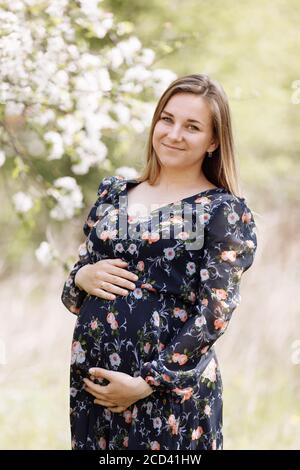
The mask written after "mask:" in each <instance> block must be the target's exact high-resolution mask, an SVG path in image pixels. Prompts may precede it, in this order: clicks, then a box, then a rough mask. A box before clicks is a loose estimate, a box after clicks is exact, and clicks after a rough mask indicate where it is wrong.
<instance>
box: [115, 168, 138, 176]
mask: <svg viewBox="0 0 300 470" xmlns="http://www.w3.org/2000/svg"><path fill="white" fill-rule="evenodd" d="M115 173H116V175H118V176H123V178H126V179H133V178H136V177H137V176H138V172H137V171H136V169H135V168H132V167H129V166H120V167H119V168H117V169H116V172H115Z"/></svg>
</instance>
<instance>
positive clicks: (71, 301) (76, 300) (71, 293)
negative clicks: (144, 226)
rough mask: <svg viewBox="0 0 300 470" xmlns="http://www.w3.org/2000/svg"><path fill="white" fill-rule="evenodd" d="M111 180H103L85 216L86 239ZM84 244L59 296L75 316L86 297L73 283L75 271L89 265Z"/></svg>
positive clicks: (84, 230) (96, 218) (109, 178)
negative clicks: (95, 198)
mask: <svg viewBox="0 0 300 470" xmlns="http://www.w3.org/2000/svg"><path fill="white" fill-rule="evenodd" d="M112 178H113V177H106V178H104V179H103V180H102V181H101V183H100V185H99V187H98V191H97V196H98V197H97V200H96V201H95V203H94V204H93V206H92V207H91V209H90V212H89V214H88V216H87V219H86V220H85V222H84V225H83V233H84V234H85V235H86V237H87V236H88V235H89V233H90V231H91V229H92V227H93V225H94V224H95V222H96V221H97V220H98V219H99V216H100V214H99V211H97V209H98V206H99V205H100V203H103V202H105V200H106V199H107V195H108V193H109V190H110V188H111V185H112ZM86 242H87V239H86V240H85V242H84V243H82V244H81V245H80V246H79V249H78V255H79V256H78V260H77V261H76V263H75V264H74V266H73V268H72V270H71V272H70V273H69V276H68V278H67V280H66V282H65V284H64V287H63V291H62V295H61V300H62V303H63V304H64V305H65V307H67V309H68V310H69V311H70V312H71V313H74V314H75V315H78V313H79V311H80V307H81V305H82V303H83V301H84V298H85V297H86V295H87V294H86V292H85V291H84V290H82V289H80V287H78V286H76V284H75V281H74V279H75V275H76V273H77V271H79V269H80V268H81V267H82V266H84V265H86V264H89V263H91V259H90V256H89V253H88V250H87V247H86Z"/></svg>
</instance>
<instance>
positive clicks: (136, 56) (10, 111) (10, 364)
mask: <svg viewBox="0 0 300 470" xmlns="http://www.w3.org/2000/svg"><path fill="white" fill-rule="evenodd" d="M0 24H1V27H0V60H1V67H0V77H1V79H0V141H1V146H0V200H1V211H0V222H1V234H0V244H1V245H0V246H1V251H0V252H1V255H0V281H1V297H0V299H1V300H0V311H1V329H0V384H1V388H0V390H1V391H0V430H1V432H0V448H1V449H69V448H70V434H69V409H68V406H69V405H68V394H69V390H68V381H69V362H70V346H71V340H72V332H73V328H74V323H75V316H74V315H72V314H71V313H69V312H68V311H67V310H66V309H65V307H64V306H63V305H62V303H61V301H60V295H61V290H62V286H63V283H64V281H65V279H66V276H67V273H68V270H69V268H70V267H71V266H72V264H73V263H74V262H75V259H76V255H77V248H78V245H79V243H80V242H82V241H83V239H84V237H83V234H82V224H83V221H84V218H85V217H86V215H87V213H88V210H89V207H90V205H91V204H92V203H93V201H94V200H95V197H96V192H97V188H98V184H99V181H100V180H101V178H103V177H104V176H105V175H121V176H124V177H134V176H135V175H136V174H137V173H138V172H139V170H140V169H141V168H142V166H143V162H144V157H145V150H146V139H147V135H148V126H149V124H150V120H151V117H152V113H153V111H154V107H155V105H156V103H157V100H158V98H159V97H160V95H161V93H162V92H163V91H164V89H165V88H166V87H167V86H168V85H169V84H170V83H171V81H172V80H173V79H175V78H176V77H178V76H181V75H186V74H190V73H207V74H209V75H210V76H211V77H212V78H215V79H217V80H218V81H219V82H220V83H221V84H222V85H223V87H224V89H225V91H226V93H227V95H228V98H229V101H230V106H231V111H232V118H233V126H234V135H235V140H236V148H237V154H238V163H239V172H240V181H241V187H242V193H243V196H244V197H245V198H246V200H247V202H248V205H249V207H250V208H251V209H252V211H253V213H254V216H255V220H256V224H257V235H258V250H257V255H256V259H255V262H254V265H253V267H252V268H251V269H250V270H249V271H248V272H247V273H246V274H245V276H244V277H243V282H242V290H241V294H242V303H241V305H240V307H238V309H237V310H236V311H235V313H234V316H233V318H232V321H231V324H230V326H229V328H228V330H227V332H226V334H225V335H224V337H222V338H221V339H220V340H219V341H218V344H217V345H216V349H217V352H218V355H219V361H220V364H221V371H222V374H223V382H224V448H225V449H299V447H300V446H299V440H300V439H299V437H300V402H299V400H298V399H297V398H298V396H299V385H300V374H299V370H300V365H299V364H300V330H299V313H300V306H299V300H297V295H296V293H297V288H298V287H299V283H300V273H299V261H300V256H299V255H300V247H299V243H298V237H299V235H298V232H299V228H300V214H299V202H300V194H299V186H300V178H299V175H300V170H299V157H300V152H299V149H300V133H299V120H300V70H299V55H300V50H299V44H300V28H299V24H300V4H299V2H298V0H288V1H283V0H272V1H271V0H260V1H258V0H252V1H251V2H250V1H240V2H236V1H233V0H226V1H224V2H220V1H215V0H210V1H209V2H208V1H205V0H197V1H196V0H184V1H179V0H152V1H151V2H144V1H139V0H130V1H128V2H124V1H121V0H111V1H108V0H105V1H102V2H98V1H96V0H80V1H75V0H74V1H73V0H59V1H56V0H53V1H50V0H48V1H46V0H45V1H42V0H22V1H18V0H9V1H0ZM81 234H82V235H81Z"/></svg>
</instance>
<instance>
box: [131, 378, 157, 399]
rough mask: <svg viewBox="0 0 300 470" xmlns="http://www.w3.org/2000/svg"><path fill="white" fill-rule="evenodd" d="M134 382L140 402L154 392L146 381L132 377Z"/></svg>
mask: <svg viewBox="0 0 300 470" xmlns="http://www.w3.org/2000/svg"><path fill="white" fill-rule="evenodd" d="M134 380H135V384H136V388H137V393H138V395H139V397H140V398H139V399H140V400H141V399H142V398H146V397H148V396H149V395H151V394H152V393H153V392H154V390H153V388H152V387H150V385H148V384H147V382H146V380H144V379H143V377H134Z"/></svg>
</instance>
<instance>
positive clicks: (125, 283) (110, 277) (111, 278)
mask: <svg viewBox="0 0 300 470" xmlns="http://www.w3.org/2000/svg"><path fill="white" fill-rule="evenodd" d="M105 280H106V281H107V282H110V284H113V285H114V286H116V285H117V286H121V287H123V288H124V289H132V290H134V289H135V288H136V285H135V284H134V283H133V282H131V281H129V280H127V279H124V278H123V277H119V276H115V275H114V274H108V273H106V276H105Z"/></svg>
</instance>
